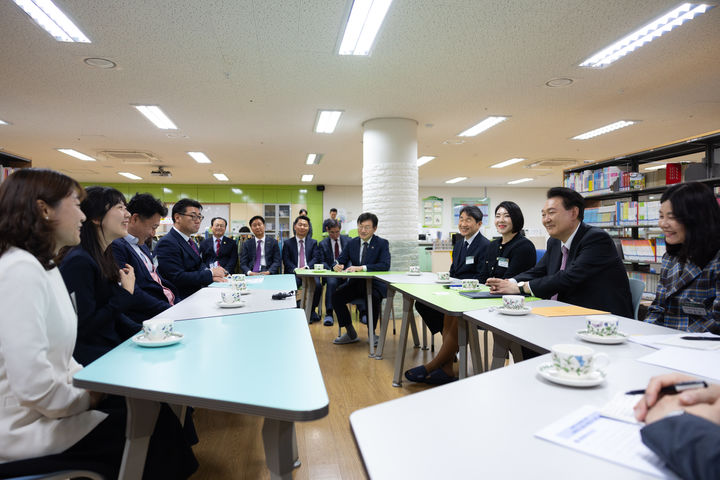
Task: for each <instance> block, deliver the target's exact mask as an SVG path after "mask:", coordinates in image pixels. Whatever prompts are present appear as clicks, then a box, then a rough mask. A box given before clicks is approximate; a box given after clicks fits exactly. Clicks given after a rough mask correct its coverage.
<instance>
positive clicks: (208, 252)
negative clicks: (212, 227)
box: [200, 237, 217, 265]
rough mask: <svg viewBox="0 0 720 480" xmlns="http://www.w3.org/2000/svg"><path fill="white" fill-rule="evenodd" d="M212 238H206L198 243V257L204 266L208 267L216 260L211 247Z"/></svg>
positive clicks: (212, 246)
mask: <svg viewBox="0 0 720 480" xmlns="http://www.w3.org/2000/svg"><path fill="white" fill-rule="evenodd" d="M213 238H215V237H210V238H206V239H205V240H203V241H202V242H200V257H202V262H203V264H204V265H208V264H210V263H212V262H214V261H215V260H216V258H217V257H216V255H215V249H214V245H213Z"/></svg>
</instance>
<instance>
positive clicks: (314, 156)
mask: <svg viewBox="0 0 720 480" xmlns="http://www.w3.org/2000/svg"><path fill="white" fill-rule="evenodd" d="M322 156H323V154H322V153H308V156H307V160H305V165H318V164H319V163H320V159H321V158H322Z"/></svg>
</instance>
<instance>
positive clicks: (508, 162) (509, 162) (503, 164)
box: [490, 158, 527, 168]
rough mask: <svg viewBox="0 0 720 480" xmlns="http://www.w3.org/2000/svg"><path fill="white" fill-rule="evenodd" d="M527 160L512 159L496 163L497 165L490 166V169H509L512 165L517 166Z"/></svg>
mask: <svg viewBox="0 0 720 480" xmlns="http://www.w3.org/2000/svg"><path fill="white" fill-rule="evenodd" d="M525 160H527V159H526V158H511V159H510V160H505V161H504V162H500V163H496V164H495V165H490V168H504V167H509V166H510V165H515V164H516V163H520V162H524V161H525Z"/></svg>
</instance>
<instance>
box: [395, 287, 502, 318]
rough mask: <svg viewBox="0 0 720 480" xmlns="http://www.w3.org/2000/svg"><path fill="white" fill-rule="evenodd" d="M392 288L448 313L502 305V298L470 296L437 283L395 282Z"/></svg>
mask: <svg viewBox="0 0 720 480" xmlns="http://www.w3.org/2000/svg"><path fill="white" fill-rule="evenodd" d="M392 288H394V289H395V290H397V291H399V292H400V293H402V294H403V295H409V296H410V297H412V298H414V299H415V300H416V301H419V302H422V303H425V304H427V305H430V306H431V307H434V308H435V309H437V310H440V311H441V312H443V313H444V314H447V315H454V316H460V315H461V314H462V313H463V312H467V311H470V310H478V309H481V308H488V307H495V306H500V305H502V298H468V297H464V296H462V295H460V293H458V292H457V291H455V290H450V289H448V288H444V287H443V286H442V285H437V284H425V285H422V284H415V283H393V284H392Z"/></svg>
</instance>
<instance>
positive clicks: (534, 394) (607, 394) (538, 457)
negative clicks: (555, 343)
mask: <svg viewBox="0 0 720 480" xmlns="http://www.w3.org/2000/svg"><path fill="white" fill-rule="evenodd" d="M643 348H645V347H643ZM646 351H647V352H650V351H651V350H650V349H648V348H646ZM549 360H550V355H549V354H548V355H543V356H540V357H537V358H534V359H531V360H527V361H524V362H521V363H518V364H514V365H511V366H509V367H505V368H502V369H499V370H493V371H490V372H486V373H483V374H482V375H475V376H472V377H468V378H466V379H464V380H460V381H457V382H453V383H450V384H447V385H443V386H441V387H436V388H433V389H430V390H425V391H423V392H420V393H416V394H413V395H409V396H406V397H402V398H399V399H396V400H391V401H388V402H385V403H381V404H379V405H374V406H371V407H367V408H364V409H361V410H357V411H355V412H353V413H352V414H351V415H350V424H351V426H352V430H353V434H354V435H355V439H356V444H357V447H358V450H359V451H360V455H361V457H362V459H363V463H364V465H365V469H366V472H367V475H368V477H369V478H371V479H373V480H384V479H388V480H395V479H398V478H413V479H436V478H508V479H514V478H543V479H544V478H548V479H570V478H583V479H586V480H593V479H598V480H607V479H609V478H613V479H639V478H653V477H648V476H647V475H645V474H643V473H641V472H639V471H635V470H631V469H629V468H626V467H624V466H621V465H617V464H614V463H611V462H608V461H605V460H602V459H598V458H595V457H591V456H589V455H585V454H583V453H580V452H577V451H574V450H571V449H567V448H564V447H561V446H559V445H556V444H553V443H550V442H547V441H544V440H541V439H539V438H536V437H534V434H535V433H536V432H538V431H539V430H541V429H542V428H543V427H545V426H547V425H549V424H551V423H553V422H555V421H557V420H559V419H561V418H562V417H564V416H565V415H566V414H568V413H570V412H572V411H574V410H576V409H578V408H580V407H582V406H584V405H596V406H602V405H604V404H606V403H607V402H609V401H610V400H611V399H612V397H613V396H614V395H615V394H616V393H617V392H624V391H628V390H631V389H637V388H644V387H645V386H646V385H647V382H648V380H649V378H650V377H651V376H653V375H659V374H662V373H667V372H668V371H669V370H667V369H664V368H662V367H658V366H654V365H648V364H644V363H640V362H638V361H636V360H633V359H630V358H624V357H622V356H614V355H613V356H612V357H611V360H612V361H611V363H610V365H609V366H608V368H607V380H606V381H605V383H604V384H602V385H600V386H597V387H593V388H572V387H564V386H561V385H556V384H554V383H550V382H548V381H547V380H545V379H543V378H541V377H540V376H539V375H538V374H537V373H536V368H537V365H539V364H540V363H543V362H547V361H549Z"/></svg>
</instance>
